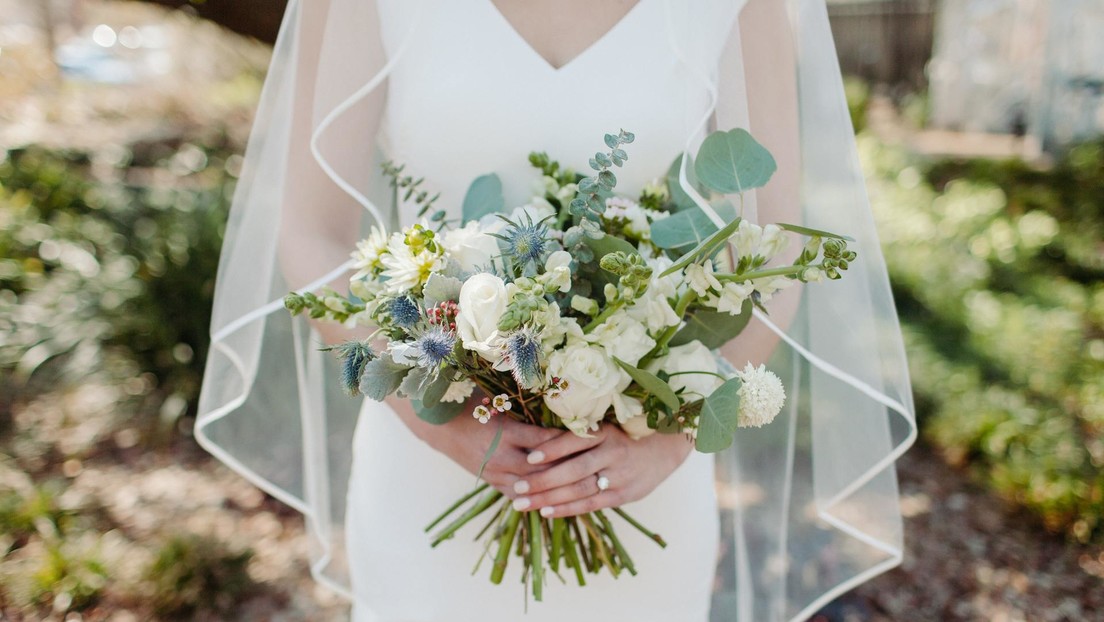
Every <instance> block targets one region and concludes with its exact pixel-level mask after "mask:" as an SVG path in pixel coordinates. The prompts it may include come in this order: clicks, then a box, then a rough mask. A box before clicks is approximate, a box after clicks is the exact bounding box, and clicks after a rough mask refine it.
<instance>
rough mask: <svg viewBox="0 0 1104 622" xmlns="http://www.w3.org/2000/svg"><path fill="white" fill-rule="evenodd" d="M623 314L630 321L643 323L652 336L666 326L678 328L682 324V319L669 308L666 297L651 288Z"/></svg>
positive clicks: (669, 304)
mask: <svg viewBox="0 0 1104 622" xmlns="http://www.w3.org/2000/svg"><path fill="white" fill-rule="evenodd" d="M625 313H626V314H628V316H629V317H631V318H632V319H634V320H636V321H638V322H642V323H644V324H645V325H646V326H647V327H648V330H650V331H652V334H658V333H659V331H661V330H663V329H664V328H667V327H668V326H678V325H679V324H680V323H682V318H681V317H679V316H678V314H677V313H675V310H674V309H673V308H671V303H670V302H668V300H667V297H666V296H664V295H663V294H662V293H660V292H658V291H653V290H652V289H651V288H648V291H646V292H644V295H643V296H641V297H640V298H637V299H636V300H635V301H633V304H632V305H631V306H629V308H627V309H626V310H625Z"/></svg>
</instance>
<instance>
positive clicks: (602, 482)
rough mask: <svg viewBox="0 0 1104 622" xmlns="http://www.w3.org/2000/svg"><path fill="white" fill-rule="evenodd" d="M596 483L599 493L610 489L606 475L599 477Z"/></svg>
mask: <svg viewBox="0 0 1104 622" xmlns="http://www.w3.org/2000/svg"><path fill="white" fill-rule="evenodd" d="M596 483H597V484H598V492H602V491H603V490H606V489H607V488H609V487H610V481H609V478H608V477H606V476H605V475H599V476H598V481H597V482H596Z"/></svg>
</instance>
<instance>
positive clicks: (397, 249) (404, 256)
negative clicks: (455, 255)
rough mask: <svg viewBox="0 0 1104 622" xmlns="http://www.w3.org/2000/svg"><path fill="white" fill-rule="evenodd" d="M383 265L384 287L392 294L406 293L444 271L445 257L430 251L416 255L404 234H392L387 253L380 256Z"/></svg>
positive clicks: (426, 250)
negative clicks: (432, 275) (434, 273)
mask: <svg viewBox="0 0 1104 622" xmlns="http://www.w3.org/2000/svg"><path fill="white" fill-rule="evenodd" d="M380 262H381V263H383V276H385V277H387V280H386V281H385V282H384V287H385V288H386V289H387V292H388V293H390V294H399V293H405V292H408V291H410V290H412V289H416V288H418V287H420V286H421V285H423V284H424V283H425V282H426V280H427V279H428V278H429V275H430V274H432V273H433V272H435V271H438V270H440V269H442V268H443V267H444V265H445V261H444V257H442V256H441V254H440V253H434V252H431V251H430V250H428V249H425V250H423V251H422V252H420V253H417V254H415V253H414V252H413V251H412V250H411V249H410V247H409V246H407V244H406V236H404V235H403V234H402V233H393V234H391V239H390V240H389V241H388V243H387V252H386V253H384V254H383V255H381V256H380Z"/></svg>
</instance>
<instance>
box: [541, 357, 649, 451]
mask: <svg viewBox="0 0 1104 622" xmlns="http://www.w3.org/2000/svg"><path fill="white" fill-rule="evenodd" d="M547 375H548V378H549V380H550V381H551V379H552V378H553V377H555V378H560V379H563V380H566V381H567V388H566V389H565V390H564V391H562V392H560V393H559V394H558V395H557V396H556V397H549V396H548V395H545V396H544V403H545V404H547V405H548V408H549V409H550V410H551V411H552V412H554V413H556V415H557V416H558V417H559V418H560V419H561V420H562V421H563V423H564V425H566V426H567V427H568V429H569V430H571V431H572V432H574V433H575V434H578V435H579V436H588V435H589V434H588V433H589V432H590V431H592V430H597V429H598V423H599V422H601V421H602V418H603V417H605V414H606V411H607V410H609V408H610V406H611V405H612V403H613V397H614V395H616V394H618V393H620V392H621V391H622V390H624V388H625V387H627V386H628V385H629V382H631V379H629V377H628V374H625V373H624V372H622V371H621V368H620V367H618V366H617V364H616V363H614V362H613V360H612V359H610V357H609V355H608V354H607V353H606V351H605V350H604V349H603V348H600V347H597V346H591V345H584V344H576V345H572V346H568V347H566V348H563V349H560V350H556V351H555V352H553V353H552V354H551V356H549V357H548V372H547ZM626 380H628V382H626Z"/></svg>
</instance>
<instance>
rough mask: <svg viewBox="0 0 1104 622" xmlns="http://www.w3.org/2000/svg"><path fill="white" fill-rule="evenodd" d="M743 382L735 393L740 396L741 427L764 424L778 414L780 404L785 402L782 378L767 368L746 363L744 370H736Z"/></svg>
mask: <svg viewBox="0 0 1104 622" xmlns="http://www.w3.org/2000/svg"><path fill="white" fill-rule="evenodd" d="M736 375H737V376H738V377H739V378H740V380H741V381H742V382H743V384H742V385H741V386H740V390H739V391H738V392H737V394H738V395H739V396H740V411H739V424H740V427H741V428H749V427H756V428H757V427H760V426H764V425H766V424H768V423H770V422H771V421H774V418H775V417H777V416H778V413H779V412H781V411H782V405H783V404H785V403H786V389H785V388H784V387H783V386H782V380H781V379H780V378H779V377H778V376H776V375H775V374H774V372H772V371H770V370H768V369H767V366H766V365H760V366H759V367H758V368H755V367H753V366H752V364H751V363H748V364H747V365H746V366H745V367H744V371H742V372H736Z"/></svg>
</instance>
